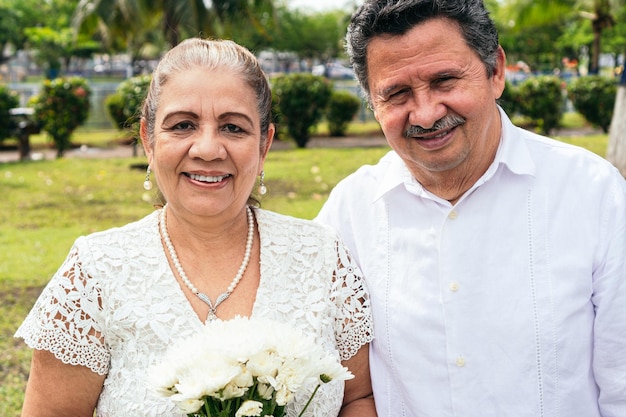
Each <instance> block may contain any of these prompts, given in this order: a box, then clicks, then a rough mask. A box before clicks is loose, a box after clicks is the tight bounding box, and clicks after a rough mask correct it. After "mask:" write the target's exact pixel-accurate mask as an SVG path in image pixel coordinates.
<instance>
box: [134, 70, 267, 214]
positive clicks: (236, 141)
mask: <svg viewBox="0 0 626 417" xmlns="http://www.w3.org/2000/svg"><path fill="white" fill-rule="evenodd" d="M144 136H145V134H144V135H142V138H143V139H144V141H145V140H146V138H145V137H144ZM272 136H273V127H270V131H269V133H268V138H267V143H266V145H265V148H264V149H263V150H261V149H260V137H261V130H260V119H259V112H258V108H257V100H256V93H255V91H253V89H252V87H250V86H249V85H248V83H247V82H245V81H244V79H243V77H242V76H241V75H240V74H238V73H234V72H233V71H232V70H228V69H223V68H218V69H215V70H207V69H205V68H202V67H195V68H193V69H191V70H188V71H183V72H179V73H176V74H174V75H173V76H172V77H171V78H170V79H169V81H168V82H167V83H166V84H165V85H164V86H163V89H162V92H161V96H160V99H159V106H158V109H157V112H156V118H155V130H154V143H153V147H152V148H151V149H150V148H149V147H146V148H147V153H148V160H149V162H150V165H151V168H152V170H153V172H154V173H155V177H156V181H157V183H158V185H159V189H160V191H161V193H163V196H164V197H165V199H166V201H168V204H169V205H170V206H173V207H172V208H173V209H174V210H177V211H179V210H183V211H185V212H187V213H189V214H191V215H196V216H198V215H199V216H216V215H220V214H225V213H226V214H227V215H228V214H229V213H230V215H231V216H234V215H236V214H237V213H239V212H240V211H241V210H243V207H244V206H245V204H246V202H247V201H248V198H249V196H250V193H251V191H252V188H253V186H254V184H255V180H256V177H257V175H259V174H260V172H261V170H262V169H263V163H264V161H265V156H266V155H267V151H268V149H269V147H270V145H271V142H272ZM179 212H180V211H179Z"/></svg>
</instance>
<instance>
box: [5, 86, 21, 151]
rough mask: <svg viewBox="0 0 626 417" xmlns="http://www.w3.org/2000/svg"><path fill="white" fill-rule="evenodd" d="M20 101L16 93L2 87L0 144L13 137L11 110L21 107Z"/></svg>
mask: <svg viewBox="0 0 626 417" xmlns="http://www.w3.org/2000/svg"><path fill="white" fill-rule="evenodd" d="M19 103H20V101H19V99H18V97H17V93H16V92H15V91H12V90H10V89H9V88H8V87H7V86H6V85H0V142H2V141H3V140H4V139H7V138H10V137H12V136H13V129H14V126H13V121H12V120H11V116H10V115H9V110H11V109H12V108H14V107H17V106H18V105H19Z"/></svg>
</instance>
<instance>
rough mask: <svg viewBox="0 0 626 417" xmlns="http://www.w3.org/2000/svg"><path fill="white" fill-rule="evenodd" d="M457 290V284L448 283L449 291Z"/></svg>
mask: <svg viewBox="0 0 626 417" xmlns="http://www.w3.org/2000/svg"><path fill="white" fill-rule="evenodd" d="M458 290H459V284H458V283H457V282H451V283H450V291H452V292H457V291H458Z"/></svg>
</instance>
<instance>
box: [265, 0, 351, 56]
mask: <svg viewBox="0 0 626 417" xmlns="http://www.w3.org/2000/svg"><path fill="white" fill-rule="evenodd" d="M279 13H280V18H279V20H278V27H277V30H276V33H275V36H274V40H273V41H274V42H273V45H272V47H273V48H275V49H276V50H279V51H295V52H296V53H297V54H298V55H299V56H300V57H303V58H317V59H320V60H321V61H327V60H329V59H330V58H335V57H338V56H339V55H341V53H342V52H343V44H342V40H343V37H344V36H345V33H346V29H347V27H348V19H347V17H348V15H347V14H346V13H345V12H343V11H341V10H335V11H328V12H320V13H315V14H309V13H302V12H300V11H298V10H290V9H289V8H287V7H284V8H281V9H279Z"/></svg>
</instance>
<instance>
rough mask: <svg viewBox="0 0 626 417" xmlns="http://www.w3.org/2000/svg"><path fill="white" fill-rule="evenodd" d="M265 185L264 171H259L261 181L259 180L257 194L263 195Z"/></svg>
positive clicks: (265, 191) (265, 190)
mask: <svg viewBox="0 0 626 417" xmlns="http://www.w3.org/2000/svg"><path fill="white" fill-rule="evenodd" d="M266 193H267V187H266V186H265V171H261V181H259V194H261V195H265V194H266Z"/></svg>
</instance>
